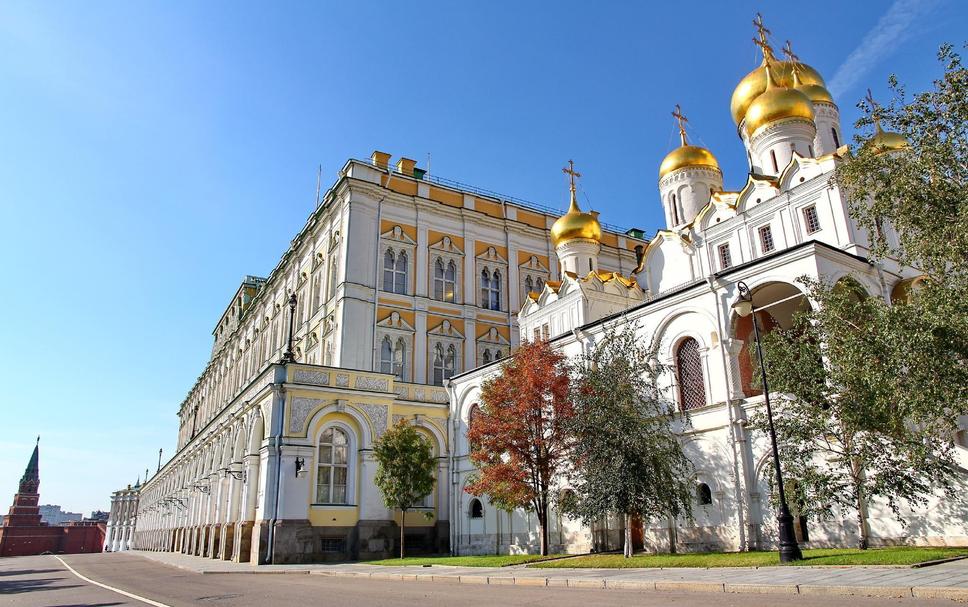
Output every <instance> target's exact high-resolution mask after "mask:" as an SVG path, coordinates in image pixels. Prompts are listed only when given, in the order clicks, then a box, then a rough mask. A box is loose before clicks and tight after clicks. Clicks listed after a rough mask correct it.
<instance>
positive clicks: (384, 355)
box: [380, 337, 393, 373]
mask: <svg viewBox="0 0 968 607" xmlns="http://www.w3.org/2000/svg"><path fill="white" fill-rule="evenodd" d="M392 372H393V345H392V344H391V343H390V338H389V337H384V338H383V343H382V344H381V345H380V373H392Z"/></svg>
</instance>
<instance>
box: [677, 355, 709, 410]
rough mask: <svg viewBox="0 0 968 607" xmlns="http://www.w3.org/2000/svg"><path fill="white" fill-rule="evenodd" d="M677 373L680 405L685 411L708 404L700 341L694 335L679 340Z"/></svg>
mask: <svg viewBox="0 0 968 607" xmlns="http://www.w3.org/2000/svg"><path fill="white" fill-rule="evenodd" d="M676 375H677V379H678V380H679V407H680V408H682V410H683V411H685V410H687V409H695V408H697V407H702V406H704V405H705V404H706V386H705V383H704V382H703V377H702V360H701V357H700V356H699V342H698V341H696V340H695V339H693V338H692V337H687V338H686V339H684V340H682V341H681V342H679V347H678V348H677V349H676Z"/></svg>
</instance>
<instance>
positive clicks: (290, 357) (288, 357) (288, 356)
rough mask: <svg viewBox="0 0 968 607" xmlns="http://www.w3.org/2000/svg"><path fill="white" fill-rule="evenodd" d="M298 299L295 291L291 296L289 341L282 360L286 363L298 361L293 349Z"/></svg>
mask: <svg viewBox="0 0 968 607" xmlns="http://www.w3.org/2000/svg"><path fill="white" fill-rule="evenodd" d="M296 301H297V300H296V294H295V293H293V294H292V295H290V296H289V342H288V345H286V351H285V352H284V353H283V355H282V362H284V363H291V362H296V353H295V352H293V350H292V325H293V323H294V322H295V320H296Z"/></svg>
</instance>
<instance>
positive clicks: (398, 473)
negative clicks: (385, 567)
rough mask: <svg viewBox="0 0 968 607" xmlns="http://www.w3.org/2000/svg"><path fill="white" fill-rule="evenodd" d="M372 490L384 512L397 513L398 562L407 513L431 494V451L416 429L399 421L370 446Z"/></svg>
mask: <svg viewBox="0 0 968 607" xmlns="http://www.w3.org/2000/svg"><path fill="white" fill-rule="evenodd" d="M373 455H374V456H375V457H376V461H377V471H376V478H375V482H376V486H377V487H379V488H380V492H381V493H382V494H383V503H384V504H385V505H386V506H387V508H398V509H399V510H400V558H403V556H404V541H405V539H404V538H405V535H404V532H405V530H406V527H407V510H410V509H411V508H413V507H414V506H415V505H416V504H417V503H419V502H420V500H422V499H423V498H424V497H426V496H427V495H428V494H429V493H430V492H431V491H433V490H434V469H435V468H436V467H437V462H436V460H435V458H434V452H433V448H432V447H431V446H430V442H428V441H427V440H426V439H425V438H424V437H422V436H420V433H419V432H417V429H416V428H414V427H413V426H412V425H410V424H409V423H407V420H405V419H401V420H400V421H399V422H397V423H396V424H395V425H394V426H392V427H391V428H390V429H389V430H387V431H386V432H385V433H384V434H383V436H382V437H380V439H379V440H377V441H376V442H375V443H374V444H373Z"/></svg>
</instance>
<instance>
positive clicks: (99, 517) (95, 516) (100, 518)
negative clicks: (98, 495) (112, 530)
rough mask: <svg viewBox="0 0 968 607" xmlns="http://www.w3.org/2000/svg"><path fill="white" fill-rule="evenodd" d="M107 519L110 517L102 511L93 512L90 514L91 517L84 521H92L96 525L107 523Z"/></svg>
mask: <svg viewBox="0 0 968 607" xmlns="http://www.w3.org/2000/svg"><path fill="white" fill-rule="evenodd" d="M109 517H110V515H109V513H107V512H105V511H104V510H95V511H94V512H92V513H91V516H89V517H87V518H86V519H84V520H86V521H94V522H96V523H107V522H108V518H109Z"/></svg>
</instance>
